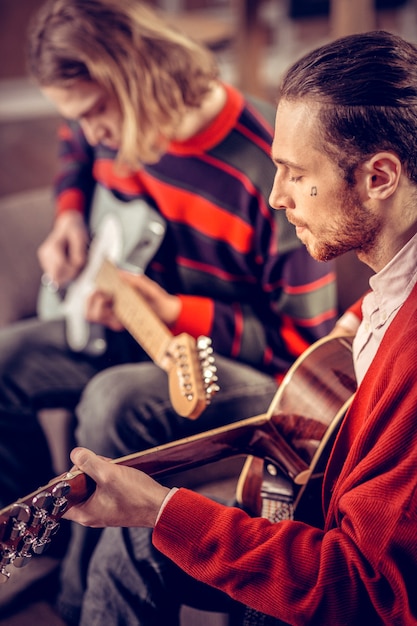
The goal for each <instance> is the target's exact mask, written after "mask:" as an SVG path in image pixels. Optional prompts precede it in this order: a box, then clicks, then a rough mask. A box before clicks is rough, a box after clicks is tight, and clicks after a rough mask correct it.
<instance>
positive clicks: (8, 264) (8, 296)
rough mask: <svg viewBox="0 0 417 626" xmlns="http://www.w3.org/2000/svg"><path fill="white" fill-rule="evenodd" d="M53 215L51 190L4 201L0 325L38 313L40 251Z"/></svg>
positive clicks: (1, 211)
mask: <svg viewBox="0 0 417 626" xmlns="http://www.w3.org/2000/svg"><path fill="white" fill-rule="evenodd" d="M53 214H54V207H53V198H52V191H51V189H50V188H49V187H48V188H42V189H34V190H30V191H25V192H21V193H17V194H13V195H9V196H3V197H1V198H0V224H1V228H0V265H1V271H0V294H1V301H0V326H5V325H7V324H9V323H11V322H13V321H15V320H18V319H22V318H24V317H30V316H31V315H34V314H35V313H36V301H37V295H38V291H39V284H40V278H41V268H40V265H39V262H38V259H37V256H36V251H37V249H38V246H39V244H40V243H41V242H42V241H43V240H44V239H45V237H46V236H47V234H48V233H49V231H50V229H51V227H52V221H53Z"/></svg>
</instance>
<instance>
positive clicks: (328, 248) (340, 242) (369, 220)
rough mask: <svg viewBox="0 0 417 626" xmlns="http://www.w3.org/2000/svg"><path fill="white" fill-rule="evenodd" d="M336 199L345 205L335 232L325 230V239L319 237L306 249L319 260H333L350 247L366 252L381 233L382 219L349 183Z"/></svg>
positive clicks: (334, 229)
mask: <svg viewBox="0 0 417 626" xmlns="http://www.w3.org/2000/svg"><path fill="white" fill-rule="evenodd" d="M335 200H336V202H337V203H338V204H339V205H340V206H343V211H344V217H343V218H342V219H340V220H339V224H336V226H334V227H333V228H332V232H326V233H324V236H323V238H322V239H320V238H317V240H316V242H315V245H314V248H312V247H311V246H307V250H308V251H309V253H310V254H311V256H313V257H314V258H315V259H316V260H317V261H331V260H332V259H335V258H336V257H338V256H341V255H342V254H345V253H346V252H349V251H351V250H353V251H354V252H356V254H361V255H367V253H368V252H369V250H371V249H372V248H373V246H374V245H375V242H376V240H377V237H378V235H379V233H380V232H381V222H380V220H379V219H378V218H377V217H376V216H375V215H374V214H372V213H371V212H370V211H369V209H368V208H367V207H365V206H364V204H363V203H362V202H361V199H360V197H359V194H358V192H357V191H356V190H355V189H352V188H351V187H350V186H348V185H346V187H345V189H344V190H343V192H339V193H338V194H337V196H336V198H335ZM310 248H312V249H310Z"/></svg>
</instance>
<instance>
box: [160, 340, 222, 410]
mask: <svg viewBox="0 0 417 626" xmlns="http://www.w3.org/2000/svg"><path fill="white" fill-rule="evenodd" d="M167 353H168V355H169V357H170V358H169V363H167V365H166V366H165V368H166V370H167V373H168V384H169V395H170V399H171V402H172V406H173V407H174V409H175V411H176V412H177V413H178V414H179V415H182V416H183V417H188V418H189V419H196V418H197V417H198V416H199V415H200V414H201V413H202V411H203V410H204V409H205V407H206V406H207V404H209V403H210V402H211V398H212V396H213V395H214V394H215V393H216V392H217V391H218V390H219V386H218V384H217V374H216V371H217V369H216V366H215V359H214V356H213V348H212V346H211V339H210V338H209V337H203V336H201V337H198V339H197V340H195V339H194V338H193V337H191V336H190V335H188V334H187V333H182V334H180V335H177V336H175V337H173V339H172V341H171V342H170V345H169V347H168V350H167ZM165 368H164V369H165Z"/></svg>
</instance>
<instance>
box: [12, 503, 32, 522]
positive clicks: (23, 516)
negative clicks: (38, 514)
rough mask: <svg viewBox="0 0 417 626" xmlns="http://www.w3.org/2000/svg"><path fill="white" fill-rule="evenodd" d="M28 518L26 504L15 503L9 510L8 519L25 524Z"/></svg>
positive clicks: (28, 510)
mask: <svg viewBox="0 0 417 626" xmlns="http://www.w3.org/2000/svg"><path fill="white" fill-rule="evenodd" d="M30 516H31V512H30V507H29V506H28V505H27V504H20V503H19V504H18V503H16V504H14V505H13V506H12V508H11V509H10V514H9V517H11V518H13V519H15V520H16V521H18V522H24V523H25V524H26V523H27V522H28V521H29V520H30Z"/></svg>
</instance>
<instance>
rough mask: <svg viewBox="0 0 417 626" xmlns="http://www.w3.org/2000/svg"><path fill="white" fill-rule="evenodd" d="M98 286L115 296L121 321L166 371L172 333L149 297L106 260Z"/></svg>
mask: <svg viewBox="0 0 417 626" xmlns="http://www.w3.org/2000/svg"><path fill="white" fill-rule="evenodd" d="M96 285H97V287H99V288H100V289H102V290H103V291H105V292H106V293H110V295H112V296H113V299H114V310H115V313H116V315H117V317H118V318H119V320H120V321H121V323H122V324H123V325H124V326H125V328H126V329H127V330H128V331H129V333H130V334H131V335H132V336H133V337H134V338H135V339H136V341H137V342H138V343H139V344H140V345H141V346H142V348H143V349H144V350H145V352H146V353H147V354H148V355H149V356H150V358H151V359H152V360H153V361H154V363H156V364H157V365H159V367H161V368H162V369H164V370H167V369H168V362H167V358H168V361H169V357H168V353H169V347H170V344H171V342H172V339H173V335H172V333H171V332H170V331H169V329H168V328H167V327H166V326H165V325H164V323H163V322H162V321H161V320H160V319H159V318H158V316H157V315H155V313H154V311H153V310H152V308H151V307H150V306H149V304H148V303H147V302H146V300H145V299H144V298H143V297H142V296H141V295H140V294H139V293H138V292H137V291H136V290H135V289H133V288H132V287H131V286H130V285H128V284H127V283H126V282H125V281H123V280H122V279H121V277H120V275H119V272H118V270H117V268H116V267H115V266H114V265H113V264H112V263H110V262H109V261H107V260H104V261H103V263H102V265H101V267H100V269H99V271H98V273H97V276H96Z"/></svg>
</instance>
